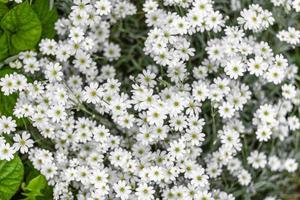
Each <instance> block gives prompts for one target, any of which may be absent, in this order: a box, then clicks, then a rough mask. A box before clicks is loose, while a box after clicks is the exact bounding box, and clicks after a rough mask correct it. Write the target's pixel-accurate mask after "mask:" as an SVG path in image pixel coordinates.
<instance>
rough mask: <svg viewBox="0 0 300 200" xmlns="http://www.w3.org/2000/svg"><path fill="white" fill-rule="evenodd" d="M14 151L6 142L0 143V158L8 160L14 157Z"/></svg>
mask: <svg viewBox="0 0 300 200" xmlns="http://www.w3.org/2000/svg"><path fill="white" fill-rule="evenodd" d="M15 152H16V151H15V150H14V148H13V147H11V146H10V145H9V144H7V143H0V160H7V161H10V160H12V159H13V158H14V153H15Z"/></svg>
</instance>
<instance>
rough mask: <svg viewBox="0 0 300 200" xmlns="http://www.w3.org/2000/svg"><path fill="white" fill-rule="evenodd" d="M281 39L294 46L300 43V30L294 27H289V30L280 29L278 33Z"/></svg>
mask: <svg viewBox="0 0 300 200" xmlns="http://www.w3.org/2000/svg"><path fill="white" fill-rule="evenodd" d="M277 37H278V39H279V40H280V41H283V42H287V43H289V44H291V45H293V46H297V45H299V44H300V31H298V30H296V29H295V28H294V27H289V28H288V30H287V31H286V30H283V31H280V32H279V33H278V34H277Z"/></svg>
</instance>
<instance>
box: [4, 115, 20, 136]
mask: <svg viewBox="0 0 300 200" xmlns="http://www.w3.org/2000/svg"><path fill="white" fill-rule="evenodd" d="M16 127H17V124H16V121H15V120H14V119H12V117H6V116H2V117H1V118H0V134H1V133H6V134H9V133H11V132H13V131H15V130H16Z"/></svg>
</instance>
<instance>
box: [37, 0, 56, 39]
mask: <svg viewBox="0 0 300 200" xmlns="http://www.w3.org/2000/svg"><path fill="white" fill-rule="evenodd" d="M32 7H33V9H34V11H35V12H36V14H37V16H38V17H39V19H40V21H41V23H42V37H43V38H53V37H54V35H55V29H54V24H55V22H56V21H57V19H58V14H57V10H56V8H55V7H52V8H50V2H49V0H35V2H34V4H33V6H32Z"/></svg>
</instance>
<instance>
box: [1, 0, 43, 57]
mask: <svg viewBox="0 0 300 200" xmlns="http://www.w3.org/2000/svg"><path fill="white" fill-rule="evenodd" d="M1 28H2V29H3V30H4V31H7V32H9V34H10V54H16V53H18V52H20V51H23V50H28V49H33V48H34V47H35V46H36V45H37V43H38V42H39V40H40V37H41V32H42V27H41V22H40V20H39V18H38V16H37V15H36V13H35V12H34V10H33V9H32V8H31V7H30V5H29V4H28V3H27V2H25V3H22V4H19V5H17V6H15V7H14V8H13V9H11V10H10V11H9V12H8V13H6V15H5V16H4V17H3V18H2V20H1Z"/></svg>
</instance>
